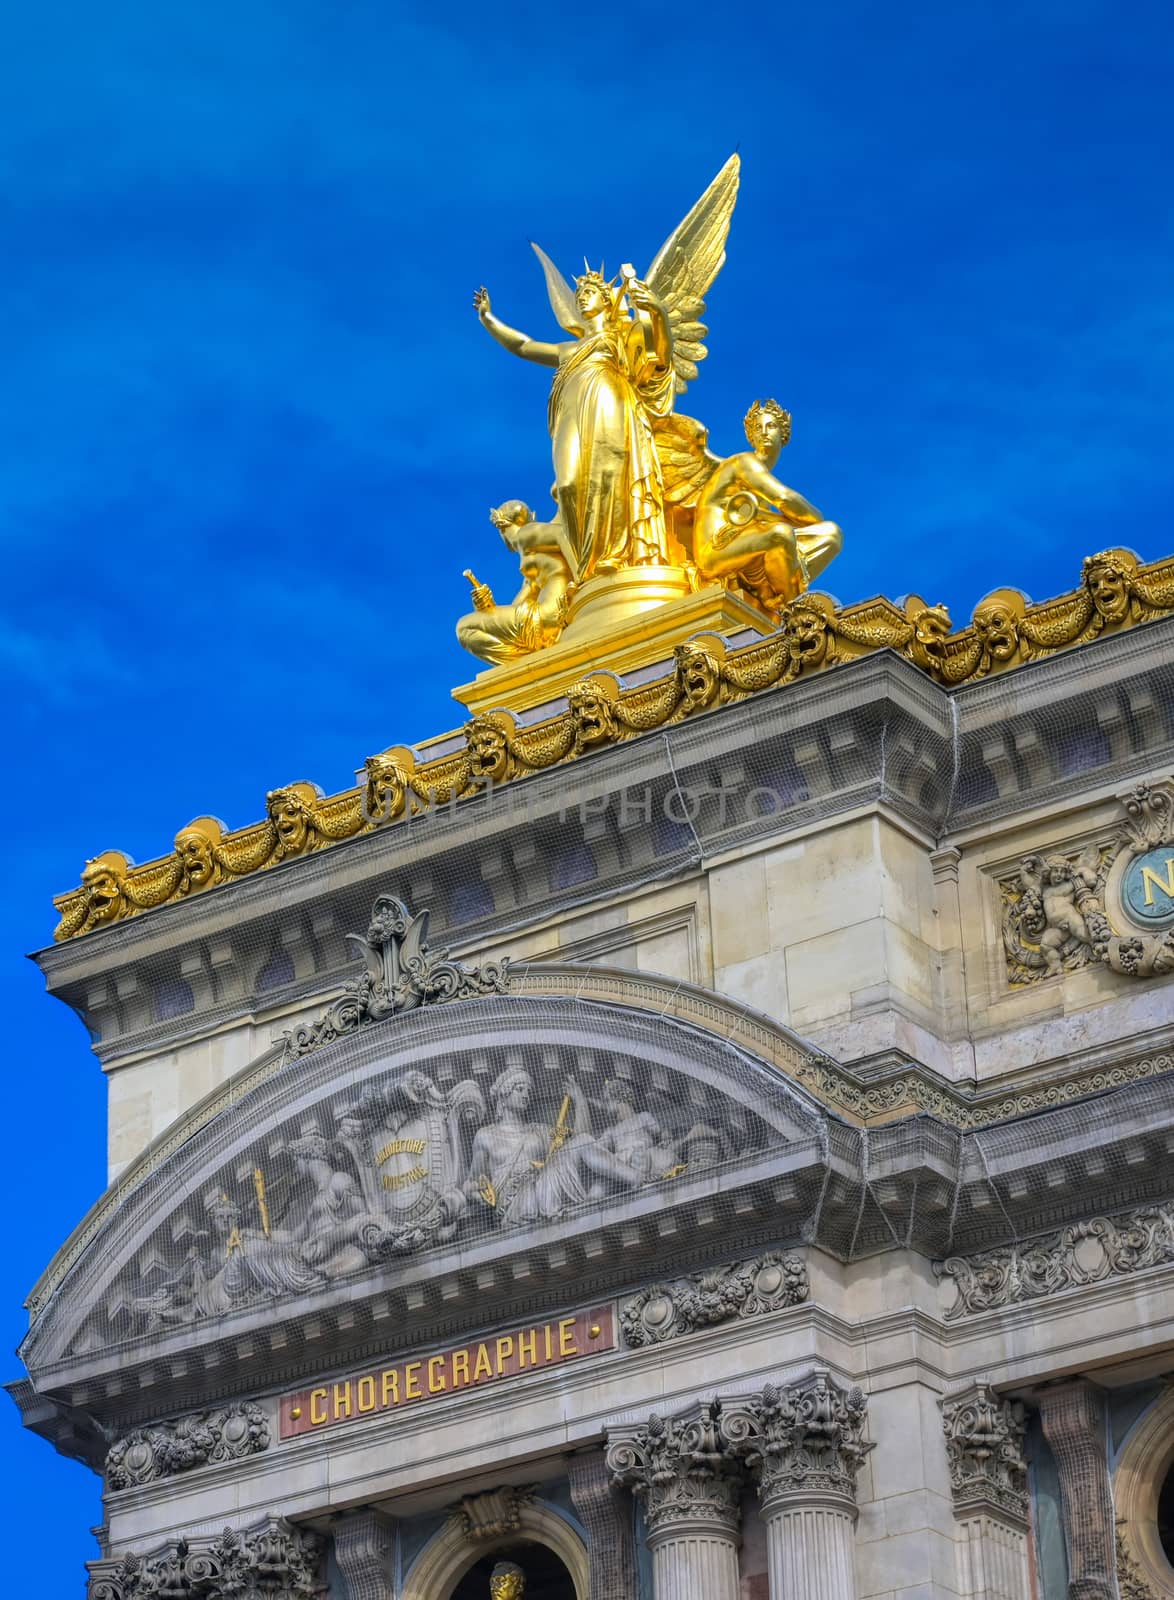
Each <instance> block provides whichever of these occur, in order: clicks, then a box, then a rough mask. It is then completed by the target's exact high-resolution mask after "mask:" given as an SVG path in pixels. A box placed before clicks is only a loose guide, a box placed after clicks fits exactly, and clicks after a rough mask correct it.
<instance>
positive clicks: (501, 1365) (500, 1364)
mask: <svg viewBox="0 0 1174 1600" xmlns="http://www.w3.org/2000/svg"><path fill="white" fill-rule="evenodd" d="M513 1353H514V1336H513V1334H512V1333H503V1334H502V1336H501V1338H500V1339H499V1340H498V1341H497V1375H498V1377H499V1378H500V1377H501V1375H502V1373H503V1372H504V1371H505V1364H506V1362H507V1361H508V1360H509V1358H510V1357H511V1356H512V1355H513Z"/></svg>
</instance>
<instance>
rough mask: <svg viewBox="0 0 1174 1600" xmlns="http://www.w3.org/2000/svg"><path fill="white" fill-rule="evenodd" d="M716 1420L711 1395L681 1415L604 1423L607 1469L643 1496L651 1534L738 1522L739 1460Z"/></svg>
mask: <svg viewBox="0 0 1174 1600" xmlns="http://www.w3.org/2000/svg"><path fill="white" fill-rule="evenodd" d="M720 1424H721V1406H720V1405H719V1403H718V1402H717V1401H716V1400H711V1401H707V1402H706V1403H704V1404H701V1405H698V1406H696V1407H695V1408H694V1409H693V1411H692V1412H690V1413H688V1414H687V1415H685V1416H683V1417H662V1416H660V1415H659V1414H658V1413H656V1412H653V1414H652V1415H651V1416H650V1417H649V1419H648V1421H647V1422H645V1423H640V1424H637V1425H636V1426H634V1427H621V1428H614V1429H613V1428H609V1429H608V1433H607V1438H608V1445H607V1465H608V1469H609V1471H610V1472H611V1473H612V1476H613V1478H614V1480H615V1482H616V1483H617V1484H618V1485H620V1486H622V1487H624V1488H628V1489H631V1490H632V1492H633V1493H634V1494H636V1495H638V1496H639V1497H640V1498H641V1499H642V1500H643V1502H644V1514H645V1517H646V1519H647V1522H648V1531H649V1534H650V1535H652V1536H657V1535H660V1536H663V1535H665V1534H667V1533H669V1532H671V1530H672V1529H673V1528H674V1527H675V1526H681V1527H685V1528H688V1527H692V1526H695V1525H697V1524H703V1525H704V1524H708V1525H710V1526H713V1527H716V1528H720V1529H724V1530H728V1531H733V1530H734V1529H736V1528H737V1526H738V1521H739V1517H740V1514H741V1496H742V1473H741V1466H740V1463H739V1461H738V1458H737V1456H736V1455H735V1454H734V1452H733V1451H732V1450H730V1449H729V1448H728V1445H727V1444H726V1441H725V1440H724V1439H723V1437H722V1433H721V1426H720Z"/></svg>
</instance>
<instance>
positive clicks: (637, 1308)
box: [620, 1253, 807, 1349]
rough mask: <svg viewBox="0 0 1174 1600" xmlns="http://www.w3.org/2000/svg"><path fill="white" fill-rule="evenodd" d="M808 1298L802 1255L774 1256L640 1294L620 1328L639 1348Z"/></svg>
mask: <svg viewBox="0 0 1174 1600" xmlns="http://www.w3.org/2000/svg"><path fill="white" fill-rule="evenodd" d="M806 1298H807V1268H806V1266H805V1264H804V1262H803V1258H802V1256H798V1255H795V1254H790V1253H789V1254H786V1255H780V1254H771V1255H765V1256H760V1257H758V1259H757V1260H754V1261H742V1262H739V1263H737V1265H735V1266H730V1267H717V1268H715V1269H714V1270H713V1271H711V1272H701V1273H694V1274H693V1275H692V1276H691V1277H687V1278H677V1279H675V1280H674V1281H673V1282H672V1283H660V1284H655V1285H653V1286H652V1287H651V1288H648V1289H642V1290H641V1291H640V1293H639V1294H635V1295H633V1296H632V1297H631V1298H630V1299H628V1300H625V1301H624V1303H623V1304H622V1306H621V1307H620V1327H621V1329H622V1331H623V1335H624V1340H625V1342H626V1343H627V1344H629V1345H631V1346H632V1347H633V1348H637V1349H638V1348H640V1347H642V1346H645V1345H651V1344H663V1343H664V1342H665V1340H667V1339H676V1338H679V1337H680V1335H681V1334H685V1333H694V1332H695V1331H696V1330H697V1329H698V1328H710V1327H713V1326H715V1325H716V1324H718V1323H721V1322H729V1321H731V1320H732V1319H734V1318H736V1317H754V1316H758V1315H759V1314H760V1313H761V1312H764V1311H777V1310H778V1309H779V1308H780V1307H782V1306H794V1305H799V1304H800V1303H801V1302H802V1301H804V1300H806Z"/></svg>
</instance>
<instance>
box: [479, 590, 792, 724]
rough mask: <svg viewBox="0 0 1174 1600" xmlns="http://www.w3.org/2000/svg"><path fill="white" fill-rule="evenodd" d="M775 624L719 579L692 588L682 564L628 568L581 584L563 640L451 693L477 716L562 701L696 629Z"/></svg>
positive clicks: (662, 655)
mask: <svg viewBox="0 0 1174 1600" xmlns="http://www.w3.org/2000/svg"><path fill="white" fill-rule="evenodd" d="M771 626H772V625H771V622H770V619H769V618H768V617H766V616H765V615H764V614H763V613H762V612H761V611H759V610H758V608H757V607H756V606H752V605H750V604H749V602H748V601H746V600H744V599H742V598H741V596H740V595H736V594H731V593H730V591H729V590H728V589H725V588H723V587H722V586H721V585H718V584H715V585H713V586H711V587H709V588H705V589H698V590H696V591H694V592H692V593H691V592H690V590H689V582H688V579H687V577H686V575H685V573H684V571H683V569H682V568H680V567H630V568H626V569H625V570H623V571H621V572H615V573H607V574H605V575H603V576H600V577H595V578H591V579H589V580H588V581H587V582H586V583H585V584H584V585H583V587H582V588H581V589H580V590H579V591H578V593H577V594H576V595H575V598H574V601H573V603H572V605H571V613H570V621H569V622H568V624H567V626H566V628H565V629H564V630H563V633H562V636H561V638H560V639H559V641H558V643H557V644H555V645H551V646H550V648H549V649H548V650H535V651H534V653H533V654H532V655H528V656H523V657H522V658H521V659H520V660H518V661H506V662H503V663H502V664H501V665H500V666H496V667H487V668H486V669H485V671H484V672H479V673H478V674H477V676H476V677H475V678H474V679H473V681H472V683H466V684H462V685H461V687H460V688H457V689H454V690H453V691H452V696H453V699H454V700H456V701H459V703H460V704H461V705H463V706H464V707H465V709H466V710H467V711H470V712H472V713H473V714H474V715H476V714H478V713H479V712H482V711H499V710H504V711H529V710H531V709H532V708H533V707H535V706H541V705H546V704H547V703H548V702H549V701H553V700H560V699H561V698H562V697H563V696H564V695H565V694H566V692H567V690H568V689H569V688H570V686H571V685H572V684H573V683H578V681H579V679H580V678H584V677H586V676H587V674H588V673H590V672H597V671H600V670H606V671H608V672H614V673H616V674H617V675H618V676H621V677H622V676H623V674H624V673H625V672H634V671H635V670H636V669H637V668H638V667H647V666H651V665H653V664H654V663H655V662H659V661H667V660H668V659H669V658H670V657H671V656H672V653H673V650H674V648H675V647H676V646H677V645H679V644H684V642H685V640H686V639H691V638H692V637H693V635H694V634H695V633H716V634H720V635H721V636H722V637H723V638H729V637H730V636H731V635H732V634H737V633H743V632H745V631H746V630H747V629H749V630H750V631H751V632H753V633H755V634H758V635H760V636H761V635H763V634H766V633H769V632H770V631H771Z"/></svg>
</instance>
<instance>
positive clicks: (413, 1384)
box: [404, 1361, 424, 1400]
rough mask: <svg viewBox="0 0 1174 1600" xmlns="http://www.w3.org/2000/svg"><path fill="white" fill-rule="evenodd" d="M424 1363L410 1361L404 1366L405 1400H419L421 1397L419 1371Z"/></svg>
mask: <svg viewBox="0 0 1174 1600" xmlns="http://www.w3.org/2000/svg"><path fill="white" fill-rule="evenodd" d="M423 1365H424V1363H423V1362H422V1361H409V1362H408V1364H407V1366H406V1367H405V1368H404V1399H405V1400H419V1399H420V1398H421V1394H420V1379H419V1372H420V1368H421V1367H422V1366H423Z"/></svg>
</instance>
